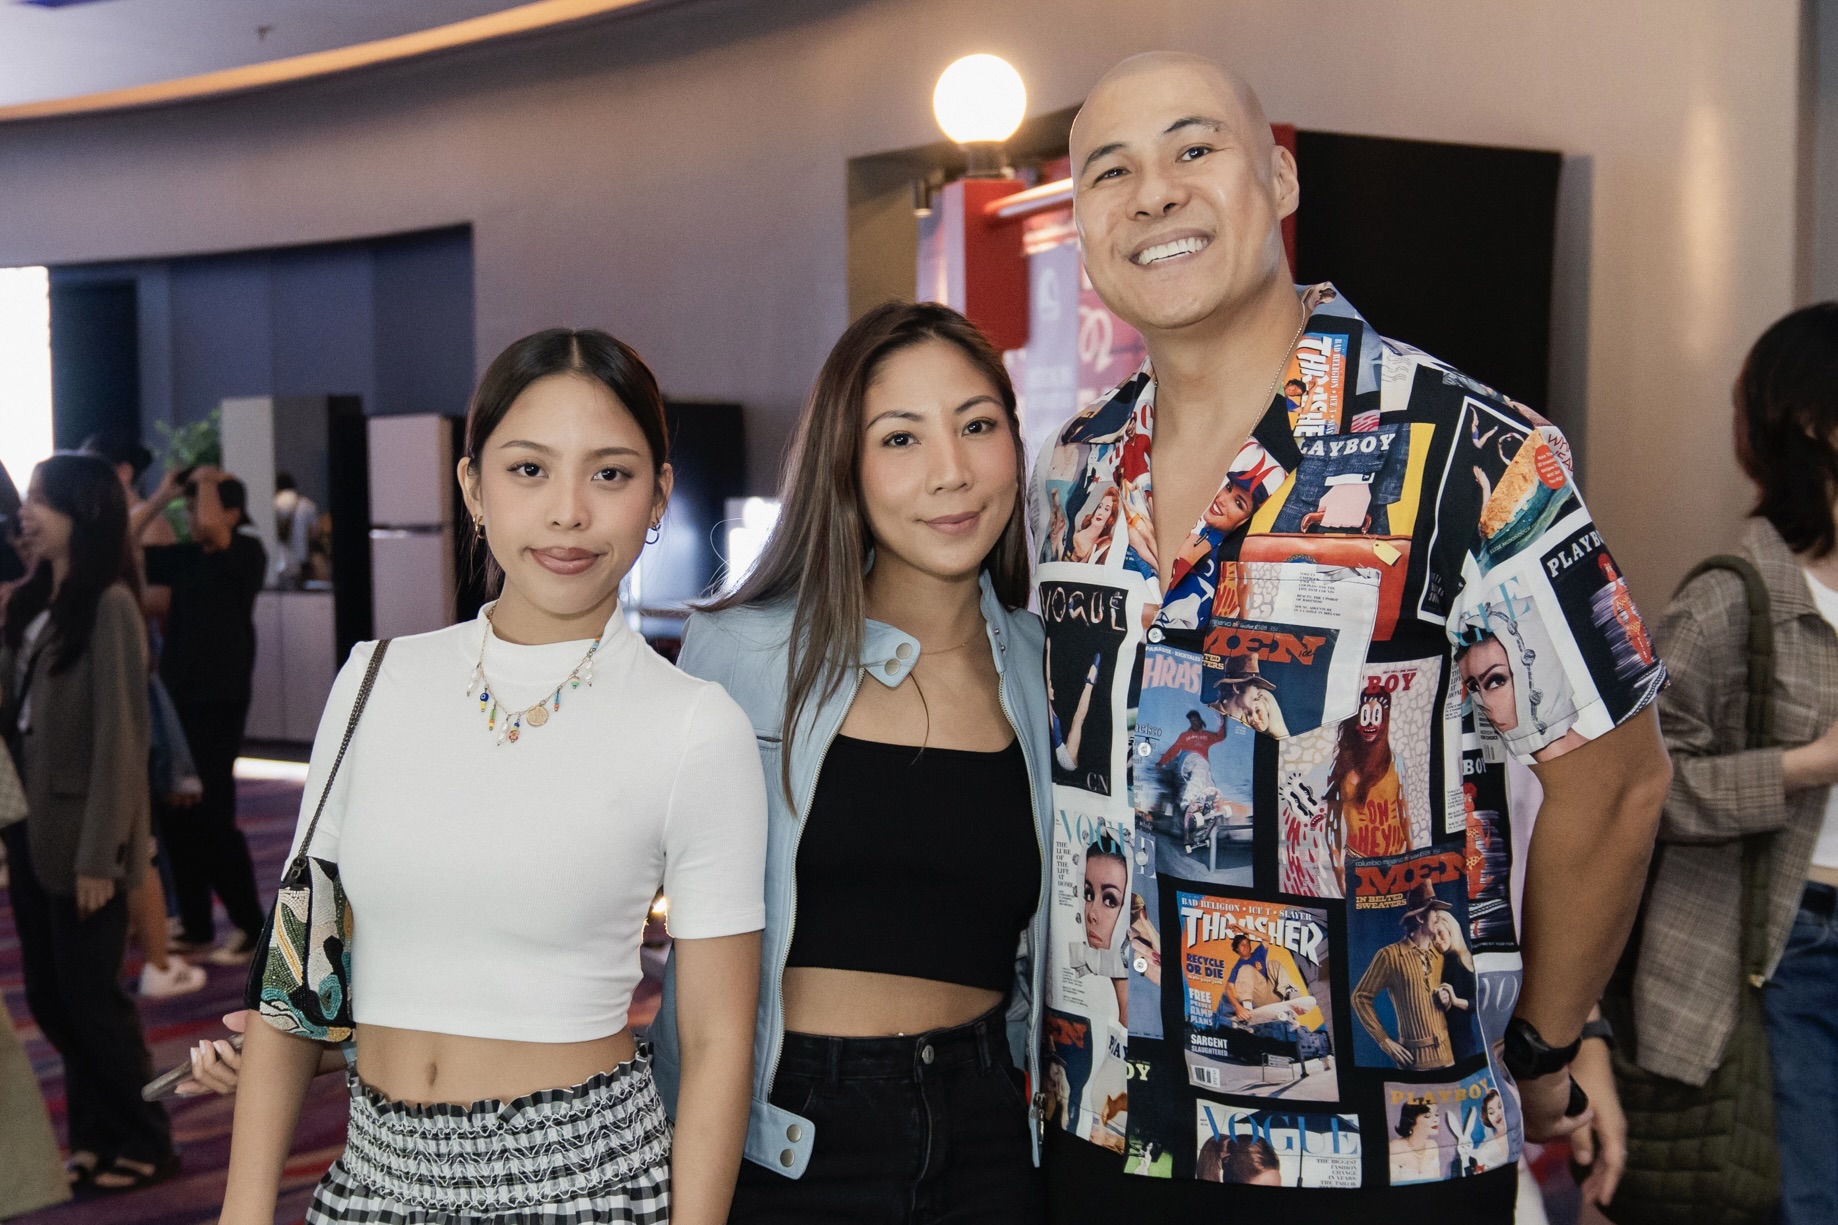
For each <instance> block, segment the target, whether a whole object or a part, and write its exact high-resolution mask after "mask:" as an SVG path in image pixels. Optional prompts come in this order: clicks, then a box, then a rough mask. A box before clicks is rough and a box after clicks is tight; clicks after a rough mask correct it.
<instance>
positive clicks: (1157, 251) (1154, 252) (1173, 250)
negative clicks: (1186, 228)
mask: <svg viewBox="0 0 1838 1225" xmlns="http://www.w3.org/2000/svg"><path fill="white" fill-rule="evenodd" d="M1205 245H1206V239H1204V238H1177V239H1175V240H1174V241H1173V242H1165V243H1162V244H1161V245H1160V246H1156V247H1150V248H1149V249H1148V250H1146V251H1143V252H1142V253H1140V254H1139V255H1137V256H1136V262H1137V263H1138V264H1141V265H1143V266H1144V267H1145V268H1146V267H1147V266H1148V265H1150V264H1153V263H1155V262H1156V261H1157V260H1164V259H1173V258H1174V257H1175V256H1177V255H1189V254H1192V253H1193V252H1195V251H1198V250H1200V248H1202V247H1204V246H1205Z"/></svg>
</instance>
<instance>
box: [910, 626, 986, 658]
mask: <svg viewBox="0 0 1838 1225" xmlns="http://www.w3.org/2000/svg"><path fill="white" fill-rule="evenodd" d="M988 629H989V627H988V626H987V625H979V626H977V628H976V632H975V633H973V634H971V635H970V637H968V638H966V639H964V640H963V641H962V642H960V643H958V644H957V645H956V646H954V647H928V646H926V645H925V643H923V642H922V643H920V644H919V658H921V659H924V658H925V657H926V656H927V655H949V654H950V653H951V652H952V651H961V650H963V649H964V648H965V647H967V646H969V645H970V644H971V643H973V642H975V641H976V640H977V639H978V638H981V637H983V636H984V635H985V634H987V632H988Z"/></svg>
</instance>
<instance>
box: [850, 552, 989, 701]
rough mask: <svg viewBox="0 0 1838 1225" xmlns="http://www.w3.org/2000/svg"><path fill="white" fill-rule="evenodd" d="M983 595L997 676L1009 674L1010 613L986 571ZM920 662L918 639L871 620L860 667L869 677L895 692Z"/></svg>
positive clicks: (981, 582) (981, 600) (981, 585)
mask: <svg viewBox="0 0 1838 1225" xmlns="http://www.w3.org/2000/svg"><path fill="white" fill-rule="evenodd" d="M977 586H978V588H979V589H980V590H981V592H982V595H981V597H980V598H979V600H978V607H979V608H980V609H981V610H982V613H983V624H984V626H985V629H986V632H987V634H988V636H989V647H990V650H991V651H992V652H993V653H994V655H995V660H996V674H997V675H998V676H1000V675H1001V674H1002V673H1003V672H1005V671H1006V665H1007V659H1006V655H1007V653H1008V640H1007V638H1006V637H1005V636H1004V634H1003V627H1004V626H1005V625H1006V624H1007V620H1008V617H1007V610H1006V609H1004V608H1003V607H1002V601H1001V600H999V599H997V598H996V589H995V584H993V583H992V582H990V581H989V572H988V571H987V570H985V571H984V572H983V574H982V576H981V577H980V578H979V579H978V580H977ZM918 662H919V640H918V639H917V638H915V637H913V636H912V635H911V634H909V633H907V632H906V631H905V630H902V629H897V628H895V627H894V626H891V625H888V624H887V623H886V622H885V621H875V620H873V619H869V620H868V621H867V622H866V623H865V625H864V626H863V629H862V658H861V666H862V670H863V671H865V672H866V673H867V674H868V675H869V676H872V677H873V678H874V679H875V680H877V681H880V682H881V683H882V684H883V685H886V686H887V687H888V688H889V689H892V688H894V687H896V686H897V685H899V684H900V682H902V681H904V680H905V679H906V676H907V673H909V672H911V671H912V670H913V668H914V667H915V666H916V665H917V664H918Z"/></svg>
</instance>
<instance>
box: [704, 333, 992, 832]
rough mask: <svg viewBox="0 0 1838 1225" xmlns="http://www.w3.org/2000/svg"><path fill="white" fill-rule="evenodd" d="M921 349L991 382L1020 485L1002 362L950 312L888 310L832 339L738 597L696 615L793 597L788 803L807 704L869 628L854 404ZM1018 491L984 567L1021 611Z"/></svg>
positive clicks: (833, 687)
mask: <svg viewBox="0 0 1838 1225" xmlns="http://www.w3.org/2000/svg"><path fill="white" fill-rule="evenodd" d="M927 341H943V342H944V343H946V344H952V345H956V346H957V348H958V350H959V351H960V352H961V353H963V355H964V356H965V357H966V358H968V359H969V360H970V363H971V364H972V365H974V366H975V367H976V368H977V370H978V371H979V372H981V373H982V374H983V375H984V376H985V377H986V378H988V380H989V381H990V383H991V384H993V385H994V387H995V389H996V392H997V394H998V395H999V396H1000V397H1001V399H1002V408H1003V411H1004V412H1005V413H1006V414H1007V415H1008V425H1009V432H1010V434H1011V435H1012V436H1013V438H1014V440H1015V472H1016V481H1017V486H1019V485H1021V484H1022V483H1023V482H1025V480H1026V477H1027V471H1026V459H1025V457H1024V454H1023V451H1022V444H1021V423H1020V421H1019V420H1018V418H1017V415H1016V412H1015V389H1014V386H1013V384H1011V383H1010V382H1009V378H1008V371H1007V370H1006V369H1005V368H1004V367H1003V365H1002V355H1001V354H1000V353H998V352H996V349H995V346H994V345H992V344H990V343H989V339H988V338H987V337H986V336H984V335H983V333H982V332H980V331H978V330H977V328H976V325H975V324H973V323H971V322H970V321H969V320H968V319H966V318H964V317H963V316H962V315H960V314H958V313H957V312H956V311H954V310H952V309H951V308H950V307H948V306H940V305H937V304H936V303H929V302H921V303H912V302H887V303H884V304H882V305H881V306H877V307H875V308H874V309H873V310H871V311H869V312H868V313H867V314H865V315H863V316H862V317H861V318H860V319H857V320H856V321H855V322H854V323H853V324H851V325H850V326H849V329H848V330H847V331H846V332H844V333H843V334H842V337H841V338H840V339H839V340H837V342H836V347H835V348H833V349H831V350H830V355H829V357H828V358H827V359H825V361H824V363H823V369H822V371H821V372H819V373H818V375H817V383H816V386H814V387H813V388H812V389H811V394H810V399H809V400H807V401H806V402H805V405H804V413H803V415H802V416H801V417H800V418H799V420H798V429H797V433H796V434H795V435H794V437H793V439H792V445H791V451H790V454H789V456H788V457H787V460H786V468H785V475H784V479H783V480H782V481H781V482H780V496H781V497H783V498H784V506H783V508H782V509H781V511H780V514H779V521H778V525H777V526H776V527H774V528H773V530H772V537H771V539H769V540H768V541H767V542H766V547H765V549H764V550H763V551H762V552H761V554H760V558H759V563H758V565H756V566H755V567H754V569H753V572H752V574H750V575H749V576H748V577H747V579H746V581H744V582H743V583H741V585H740V586H739V588H738V589H736V590H735V591H733V592H731V593H729V594H728V595H725V596H722V597H720V598H719V599H716V600H712V601H710V602H709V603H707V604H705V605H703V606H702V607H703V608H704V609H705V610H707V611H709V612H720V611H722V610H724V609H729V608H738V607H742V606H747V607H755V608H757V607H762V606H765V605H771V604H778V603H781V602H783V601H786V600H795V601H796V606H795V608H794V611H793V614H792V622H791V634H790V638H789V640H788V649H787V651H786V656H787V658H786V667H785V726H784V731H783V733H782V735H783V742H782V745H781V750H780V770H779V774H780V780H781V783H782V784H783V786H784V788H785V794H786V796H787V797H788V798H791V745H792V740H793V738H794V737H795V735H796V732H797V722H798V719H799V717H800V716H801V715H802V714H803V713H804V711H805V708H806V707H807V706H809V705H810V704H811V702H812V699H813V698H814V699H815V700H816V702H817V703H818V704H821V703H823V702H826V701H828V700H829V699H830V698H832V697H834V696H835V695H836V693H837V692H838V691H839V690H840V689H841V688H842V684H843V680H844V678H845V677H847V676H848V675H849V673H850V672H851V671H852V670H853V669H854V668H856V667H857V666H858V665H859V662H860V660H861V653H862V635H863V626H864V622H865V621H866V619H867V612H866V604H867V600H866V595H865V590H864V579H865V578H866V575H867V572H868V560H869V556H870V551H871V550H872V549H873V547H874V541H873V539H872V538H871V533H870V531H869V528H868V517H867V515H866V514H865V513H864V512H863V510H862V490H861V455H862V415H863V414H862V405H863V402H864V401H865V400H866V399H867V396H868V388H869V387H870V386H871V385H872V384H873V382H874V380H875V377H876V375H878V374H879V373H880V370H881V366H882V364H883V363H884V362H886V360H887V359H888V358H889V357H892V356H893V355H894V354H895V353H898V352H900V351H901V350H903V349H909V348H912V347H913V346H914V345H919V344H924V343H926V342H927ZM1026 502H1027V499H1026V498H1025V497H1024V496H1023V490H1021V489H1020V488H1017V490H1016V496H1015V506H1014V510H1013V511H1011V512H1010V514H1009V517H1008V523H1007V524H1006V525H1005V526H1004V527H1003V529H1002V535H1001V536H1000V537H999V538H998V539H997V540H996V543H995V547H994V548H992V549H990V551H989V556H987V557H985V558H984V559H983V568H984V570H985V571H987V572H988V574H989V579H990V583H991V585H992V586H993V587H994V588H995V593H996V598H997V599H999V600H1001V601H1002V603H1003V604H1004V605H1005V606H1007V607H1009V608H1020V607H1021V606H1022V605H1024V604H1026V603H1027V588H1028V565H1027V520H1026Z"/></svg>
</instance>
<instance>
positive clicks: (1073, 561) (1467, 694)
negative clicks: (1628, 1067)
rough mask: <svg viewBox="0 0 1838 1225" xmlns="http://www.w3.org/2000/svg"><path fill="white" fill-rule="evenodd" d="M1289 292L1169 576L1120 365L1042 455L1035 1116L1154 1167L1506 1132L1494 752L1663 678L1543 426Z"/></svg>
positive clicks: (1626, 709)
mask: <svg viewBox="0 0 1838 1225" xmlns="http://www.w3.org/2000/svg"><path fill="white" fill-rule="evenodd" d="M1306 305H1307V306H1308V309H1309V310H1310V317H1309V320H1308V323H1307V324H1306V325H1305V327H1304V329H1303V332H1302V335H1301V336H1300V338H1299V340H1298V342H1297V343H1296V345H1295V348H1294V351H1293V352H1292V354H1291V357H1290V360H1289V365H1288V368H1287V370H1286V371H1284V372H1283V373H1282V374H1281V375H1280V376H1279V379H1280V382H1279V390H1278V395H1277V396H1276V397H1275V398H1273V400H1272V403H1271V406H1270V409H1269V411H1268V412H1267V413H1266V414H1265V416H1264V418H1263V420H1262V421H1261V422H1260V423H1259V425H1258V426H1257V428H1256V429H1255V430H1254V431H1253V432H1252V436H1251V438H1250V440H1249V441H1247V442H1246V443H1245V444H1244V447H1243V449H1242V450H1241V451H1240V452H1239V454H1238V456H1237V459H1236V460H1235V461H1234V463H1233V464H1232V466H1231V471H1230V473H1229V474H1228V476H1227V477H1226V479H1225V482H1224V484H1223V485H1222V486H1221V487H1220V489H1219V493H1218V495H1217V497H1216V498H1215V499H1214V500H1213V502H1212V504H1211V506H1209V507H1208V508H1207V510H1206V511H1205V513H1204V514H1203V516H1202V517H1201V519H1200V521H1199V522H1198V523H1197V524H1195V525H1194V528H1193V530H1192V532H1191V533H1190V534H1189V536H1188V537H1187V539H1186V542H1185V543H1184V544H1183V545H1182V546H1181V551H1180V554H1179V556H1178V557H1176V558H1175V559H1174V561H1173V564H1172V566H1171V567H1170V582H1169V586H1168V589H1167V591H1166V593H1165V595H1164V593H1163V592H1162V589H1161V586H1160V583H1159V580H1158V578H1157V571H1156V565H1155V548H1156V543H1155V531H1154V527H1153V522H1152V519H1151V516H1152V513H1153V500H1152V492H1151V451H1152V446H1153V438H1154V425H1155V384H1154V381H1153V376H1152V373H1151V372H1150V371H1149V370H1148V369H1147V367H1146V366H1145V368H1144V369H1143V370H1142V371H1140V372H1139V373H1138V374H1136V375H1135V376H1134V377H1133V378H1131V379H1130V380H1129V381H1127V382H1125V383H1124V384H1123V385H1122V386H1121V387H1119V388H1118V389H1117V390H1116V391H1115V392H1114V393H1112V394H1111V395H1110V396H1109V397H1108V398H1106V399H1105V400H1103V401H1101V402H1100V403H1099V404H1097V405H1096V406H1094V407H1093V408H1091V409H1089V410H1087V411H1086V412H1084V413H1082V414H1081V415H1080V416H1078V417H1076V418H1074V419H1073V420H1072V421H1071V422H1070V423H1068V425H1067V426H1066V428H1065V429H1064V430H1063V431H1062V432H1061V433H1060V435H1059V438H1058V440H1057V443H1056V445H1055V446H1053V447H1052V448H1051V449H1049V450H1048V451H1046V452H1045V453H1044V454H1043V455H1042V456H1041V459H1040V461H1039V463H1038V465H1037V470H1036V474H1035V480H1034V484H1033V490H1032V496H1033V499H1034V507H1033V510H1034V516H1035V517H1034V523H1035V524H1036V525H1037V527H1038V529H1039V530H1040V532H1041V541H1040V554H1039V557H1038V558H1037V561H1038V563H1039V568H1038V571H1037V581H1038V585H1039V591H1038V594H1039V606H1040V612H1041V616H1042V618H1043V619H1044V621H1045V622H1046V627H1047V686H1048V695H1049V702H1050V705H1051V707H1052V725H1053V726H1052V732H1053V751H1054V763H1053V781H1054V788H1053V792H1054V807H1055V813H1056V822H1055V836H1054V845H1053V848H1052V859H1051V871H1052V874H1053V879H1052V888H1051V898H1052V907H1053V909H1052V914H1051V916H1050V920H1049V945H1048V948H1049V963H1048V987H1047V1001H1046V1002H1047V1026H1046V1037H1045V1041H1046V1044H1047V1052H1046V1054H1047V1062H1046V1071H1045V1075H1044V1080H1045V1084H1044V1086H1043V1087H1044V1088H1045V1090H1046V1092H1047V1095H1048V1124H1049V1126H1057V1127H1060V1128H1063V1129H1065V1130H1066V1131H1068V1132H1071V1133H1072V1134H1073V1135H1075V1136H1077V1137H1079V1138H1080V1139H1082V1140H1085V1141H1088V1142H1090V1143H1092V1144H1095V1145H1099V1146H1101V1147H1103V1148H1106V1149H1109V1150H1111V1151H1113V1152H1114V1153H1115V1154H1116V1159H1117V1161H1118V1163H1119V1164H1120V1166H1122V1168H1124V1169H1125V1170H1127V1171H1128V1172H1130V1173H1132V1174H1138V1175H1142V1176H1144V1177H1149V1178H1183V1179H1189V1178H1199V1179H1210V1180H1213V1181H1221V1182H1258V1183H1264V1184H1270V1183H1280V1185H1283V1186H1289V1187H1303V1188H1307V1187H1343V1188H1349V1187H1383V1186H1388V1185H1390V1186H1395V1185H1401V1184H1406V1183H1425V1182H1442V1181H1445V1180H1450V1179H1456V1178H1462V1177H1465V1176H1469V1175H1473V1174H1478V1173H1481V1172H1483V1171H1486V1170H1492V1169H1499V1168H1502V1167H1505V1166H1508V1165H1511V1164H1512V1163H1513V1162H1514V1161H1516V1160H1517V1158H1518V1155H1519V1150H1520V1146H1521V1127H1520V1118H1519V1106H1518V1100H1517V1096H1516V1090H1515V1088H1514V1086H1513V1085H1512V1083H1511V1081H1510V1078H1509V1077H1508V1076H1506V1074H1505V1073H1504V1071H1503V1070H1502V1069H1501V1068H1500V1067H1499V1066H1498V1065H1497V1064H1496V1063H1495V1061H1494V1058H1493V1054H1492V1047H1493V1045H1494V1043H1495V1041H1496V1040H1497V1039H1498V1038H1499V1037H1500V1036H1501V1035H1502V1034H1503V1032H1504V1030H1505V1026H1506V1022H1507V1020H1508V1019H1509V1018H1510V1016H1511V1014H1512V1011H1513V1007H1514V1005H1515V1003H1516V1002H1517V999H1518V992H1519V970H1520V957H1519V952H1518V943H1517V933H1516V932H1515V930H1514V919H1513V908H1512V901H1511V892H1510V889H1511V880H1512V873H1513V850H1512V848H1513V844H1514V828H1513V827H1514V822H1515V816H1514V814H1513V813H1512V812H1511V811H1510V810H1509V803H1508V787H1507V779H1506V760H1507V757H1508V755H1509V754H1510V755H1512V756H1513V757H1516V758H1517V759H1519V761H1521V762H1525V763H1531V762H1538V761H1548V760H1550V759H1551V758H1553V757H1556V756H1558V755H1560V754H1562V753H1565V752H1567V751H1569V750H1570V749H1571V748H1574V747H1575V746H1576V745H1579V744H1582V743H1584V742H1585V741H1587V740H1590V739H1593V738H1594V737H1596V736H1600V735H1602V734H1603V733H1604V732H1607V731H1609V730H1610V729H1611V728H1613V727H1615V726H1616V725H1617V724H1619V723H1620V722H1622V721H1623V720H1625V719H1627V718H1629V717H1630V716H1631V715H1633V714H1634V713H1635V712H1636V711H1639V710H1640V709H1642V708H1643V707H1644V706H1646V705H1647V704H1648V703H1649V702H1651V701H1652V700H1653V699H1654V697H1655V695H1656V694H1657V693H1658V691H1659V689H1660V687H1661V685H1662V684H1663V683H1664V676H1665V672H1664V668H1663V667H1662V665H1661V664H1660V662H1659V661H1658V659H1657V658H1656V657H1655V655H1654V651H1653V646H1652V643H1651V640H1650V639H1649V638H1648V636H1647V631H1646V629H1645V627H1644V625H1643V624H1642V622H1641V619H1640V614H1639V612H1638V611H1637V610H1636V609H1635V607H1634V605H1633V602H1632V600H1631V599H1630V598H1629V596H1628V590H1627V584H1626V582H1625V581H1624V580H1623V579H1622V577H1621V575H1620V572H1619V571H1618V570H1617V568H1616V566H1615V563H1614V561H1613V559H1612V558H1611V557H1610V556H1609V553H1608V551H1607V549H1606V548H1605V547H1604V545H1603V543H1602V537H1601V534H1600V533H1599V532H1598V531H1597V530H1596V528H1595V525H1594V523H1593V522H1591V520H1590V516H1589V512H1588V511H1587V510H1586V509H1585V508H1584V506H1583V503H1582V499H1581V497H1580V496H1579V494H1578V492H1577V489H1576V484H1575V480H1574V477H1573V474H1572V471H1571V465H1570V462H1569V449H1568V446H1567V444H1566V443H1565V441H1564V438H1563V436H1562V435H1561V434H1560V433H1559V432H1558V431H1557V429H1556V428H1555V427H1553V426H1552V425H1551V424H1550V423H1549V422H1547V421H1545V420H1544V419H1543V418H1541V417H1539V416H1538V415H1537V414H1536V413H1534V412H1532V411H1531V410H1530V409H1527V408H1526V407H1524V406H1523V405H1520V404H1516V403H1514V402H1512V401H1510V400H1508V399H1506V398H1505V397H1503V396H1501V395H1499V394H1498V393H1496V392H1493V391H1491V390H1489V389H1488V388H1485V387H1482V386H1480V385H1479V384H1477V383H1475V382H1473V381H1472V380H1470V379H1468V378H1466V377H1464V376H1463V375H1461V374H1460V373H1458V372H1456V371H1455V370H1452V369H1450V368H1449V367H1447V366H1445V365H1443V364H1442V363H1440V362H1438V361H1436V360H1435V359H1433V358H1431V357H1429V356H1427V355H1425V354H1423V353H1420V352H1418V351H1416V350H1414V349H1411V348H1408V347H1406V346H1403V345H1399V344H1395V343H1393V342H1390V341H1387V340H1384V339H1382V338H1381V337H1379V335H1378V334H1377V333H1376V332H1375V331H1373V329H1372V328H1371V327H1370V326H1369V325H1368V324H1367V323H1366V322H1365V320H1364V319H1362V318H1361V317H1360V316H1359V314H1358V313H1357V312H1355V311H1354V310H1353V309H1352V307H1351V306H1350V305H1349V304H1348V303H1347V302H1346V301H1345V300H1344V299H1341V298H1340V297H1339V295H1338V294H1337V293H1336V292H1335V290H1334V289H1333V287H1332V286H1329V285H1321V286H1316V287H1315V288H1313V289H1311V290H1309V291H1308V294H1307V298H1306ZM1527 832H1528V831H1525V830H1521V831H1518V833H1519V841H1520V843H1521V845H1523V842H1524V838H1525V835H1526V833H1527Z"/></svg>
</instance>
